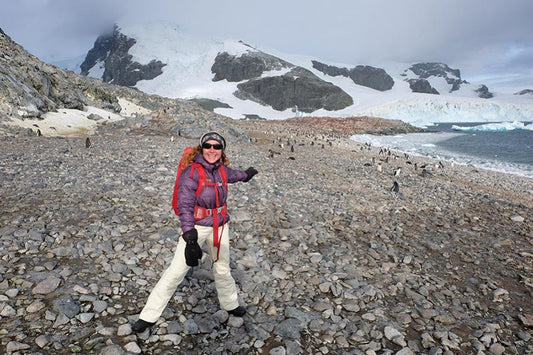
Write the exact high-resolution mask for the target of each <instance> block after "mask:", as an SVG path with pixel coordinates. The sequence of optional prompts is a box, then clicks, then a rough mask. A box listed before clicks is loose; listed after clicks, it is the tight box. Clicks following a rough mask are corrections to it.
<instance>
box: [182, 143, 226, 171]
mask: <svg viewBox="0 0 533 355" xmlns="http://www.w3.org/2000/svg"><path fill="white" fill-rule="evenodd" d="M201 153H202V146H201V145H197V146H196V147H193V148H192V149H191V150H190V151H189V154H188V155H186V156H185V157H184V158H183V169H185V168H186V167H188V166H189V165H190V164H191V162H192V160H193V159H194V157H195V156H197V155H198V154H201ZM220 160H221V161H222V164H223V165H225V166H228V165H229V159H228V157H227V156H226V153H225V152H224V151H222V156H221V157H220Z"/></svg>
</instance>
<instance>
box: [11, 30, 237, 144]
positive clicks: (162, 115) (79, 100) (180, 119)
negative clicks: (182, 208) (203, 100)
mask: <svg viewBox="0 0 533 355" xmlns="http://www.w3.org/2000/svg"><path fill="white" fill-rule="evenodd" d="M0 83H1V84H2V85H1V86H0V132H2V133H3V134H20V133H21V129H20V128H21V127H23V128H24V129H25V130H26V132H28V133H29V134H37V132H38V131H40V132H41V133H43V134H44V133H45V132H46V134H47V135H65V134H70V135H87V134H94V131H95V130H96V129H97V127H98V126H102V125H105V124H108V123H113V122H116V121H121V120H123V119H125V118H127V119H128V120H127V122H121V123H114V124H119V125H124V124H128V125H129V126H131V127H133V128H135V127H137V128H140V127H142V128H143V129H144V130H145V131H146V132H159V133H166V134H176V133H177V132H178V131H180V133H182V134H183V135H185V136H187V135H190V136H196V135H198V134H200V132H202V131H203V130H205V129H209V128H210V129H219V130H222V131H224V132H227V134H228V136H229V137H230V138H231V137H237V136H238V135H239V133H238V132H234V130H233V129H232V128H231V127H230V126H229V125H228V122H230V121H231V120H229V119H228V118H226V117H223V116H221V115H217V114H214V113H212V112H210V111H207V110H204V109H203V108H201V107H200V106H199V105H198V104H197V103H195V102H192V101H186V100H180V99H169V98H164V97H160V96H157V95H149V94H145V93H143V92H141V91H139V90H135V89H132V88H126V87H124V86H119V85H111V84H107V83H103V82H102V81H101V80H97V79H94V78H87V77H84V76H81V75H77V74H75V73H73V72H70V71H64V70H61V69H59V68H57V67H55V66H52V65H49V64H46V63H43V62H41V61H40V60H39V59H38V58H36V57H35V56H33V55H31V54H30V53H28V52H27V51H25V50H24V48H22V47H21V46H20V45H18V44H17V43H15V42H13V41H12V40H11V38H10V37H9V36H8V35H7V34H5V33H4V32H3V31H1V30H0ZM152 112H154V114H153V115H152ZM154 117H155V119H154ZM133 128H132V129H133Z"/></svg>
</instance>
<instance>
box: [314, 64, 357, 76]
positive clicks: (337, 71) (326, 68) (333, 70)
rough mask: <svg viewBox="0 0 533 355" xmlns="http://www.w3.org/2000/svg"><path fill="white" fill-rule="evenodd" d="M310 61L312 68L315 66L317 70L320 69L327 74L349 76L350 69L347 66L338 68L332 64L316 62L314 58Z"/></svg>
mask: <svg viewBox="0 0 533 355" xmlns="http://www.w3.org/2000/svg"><path fill="white" fill-rule="evenodd" d="M311 63H312V64H313V68H315V69H316V70H318V71H321V72H322V73H324V74H326V75H329V76H345V77H349V76H350V70H348V69H347V68H339V67H336V66H334V65H328V64H324V63H320V62H317V61H316V60H312V61H311Z"/></svg>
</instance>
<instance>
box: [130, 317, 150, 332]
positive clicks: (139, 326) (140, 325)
mask: <svg viewBox="0 0 533 355" xmlns="http://www.w3.org/2000/svg"><path fill="white" fill-rule="evenodd" d="M154 324H155V322H154V323H151V322H147V321H145V320H142V319H139V320H138V321H137V322H135V324H134V325H132V326H131V330H133V331H134V332H135V333H142V332H144V331H145V330H146V329H147V328H150V327H151V326H153V325H154Z"/></svg>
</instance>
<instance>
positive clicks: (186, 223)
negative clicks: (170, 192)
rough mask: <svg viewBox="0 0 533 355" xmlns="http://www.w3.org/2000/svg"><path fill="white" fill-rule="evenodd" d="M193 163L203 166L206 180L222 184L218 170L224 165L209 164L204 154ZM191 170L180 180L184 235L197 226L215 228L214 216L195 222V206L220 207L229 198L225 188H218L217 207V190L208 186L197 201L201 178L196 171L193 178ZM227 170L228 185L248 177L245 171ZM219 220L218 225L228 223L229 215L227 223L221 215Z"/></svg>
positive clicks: (188, 168)
mask: <svg viewBox="0 0 533 355" xmlns="http://www.w3.org/2000/svg"><path fill="white" fill-rule="evenodd" d="M193 161H195V162H197V163H199V164H201V165H202V166H203V167H204V169H205V177H206V179H211V181H215V182H222V177H221V176H220V173H219V171H218V168H219V167H220V166H221V165H222V163H220V162H216V163H215V164H209V163H208V162H206V161H205V160H204V157H203V156H202V154H198V155H197V156H195V157H194V159H193ZM191 168H192V167H191V166H190V165H189V166H188V167H187V168H185V170H183V172H182V173H181V175H180V177H179V180H178V209H179V211H180V214H179V218H180V223H181V230H182V232H183V233H185V232H187V231H189V230H191V229H193V228H194V225H195V224H198V225H200V226H206V227H212V226H213V216H207V217H206V218H204V219H202V220H199V221H196V222H195V221H194V206H195V205H198V206H201V207H205V208H215V207H220V206H222V205H224V204H225V203H226V200H227V198H228V196H227V193H226V188H224V187H223V186H217V189H218V198H219V202H220V206H216V196H215V190H214V188H213V187H212V186H206V187H204V189H203V190H202V192H201V193H200V196H198V200H196V189H197V188H198V178H199V177H198V173H197V172H196V171H194V173H193V176H192V178H191ZM225 169H226V176H227V178H228V184H230V183H234V182H237V181H243V180H245V179H246V177H247V175H246V173H245V172H244V171H241V170H234V169H231V168H229V167H227V166H226V167H225ZM218 219H219V221H218V223H219V225H220V226H221V225H222V224H223V223H227V222H228V221H229V214H228V215H226V220H225V221H222V216H221V215H218Z"/></svg>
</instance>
